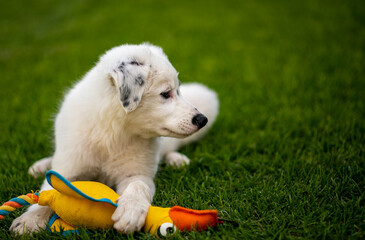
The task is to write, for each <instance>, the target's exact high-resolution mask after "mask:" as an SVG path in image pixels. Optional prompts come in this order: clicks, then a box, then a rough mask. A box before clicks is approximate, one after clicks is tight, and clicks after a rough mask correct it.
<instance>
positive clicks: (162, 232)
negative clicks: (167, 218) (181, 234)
mask: <svg viewBox="0 0 365 240" xmlns="http://www.w3.org/2000/svg"><path fill="white" fill-rule="evenodd" d="M175 232H176V227H175V226H174V224H172V223H162V224H161V226H160V227H159V228H158V230H157V233H158V235H159V236H162V237H166V236H171V235H172V234H174V233H175Z"/></svg>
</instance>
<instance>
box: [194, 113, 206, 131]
mask: <svg viewBox="0 0 365 240" xmlns="http://www.w3.org/2000/svg"><path fill="white" fill-rule="evenodd" d="M207 122H208V118H207V117H206V116H204V115H203V114H201V113H199V114H197V115H195V116H194V117H193V120H192V123H193V124H194V125H196V126H197V127H198V129H201V128H202V127H204V126H205V124H207Z"/></svg>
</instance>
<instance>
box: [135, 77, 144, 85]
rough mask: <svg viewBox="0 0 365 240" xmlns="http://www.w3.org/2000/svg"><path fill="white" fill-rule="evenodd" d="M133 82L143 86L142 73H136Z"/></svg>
mask: <svg viewBox="0 0 365 240" xmlns="http://www.w3.org/2000/svg"><path fill="white" fill-rule="evenodd" d="M134 83H135V84H136V85H137V84H138V85H139V86H143V84H144V79H143V77H142V75H140V74H139V75H138V76H137V77H136V78H135V80H134Z"/></svg>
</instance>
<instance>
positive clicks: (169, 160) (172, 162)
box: [165, 152, 190, 168]
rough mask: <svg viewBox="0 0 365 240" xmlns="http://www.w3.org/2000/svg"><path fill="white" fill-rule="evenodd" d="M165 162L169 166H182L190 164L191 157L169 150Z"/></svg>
mask: <svg viewBox="0 0 365 240" xmlns="http://www.w3.org/2000/svg"><path fill="white" fill-rule="evenodd" d="M165 162H166V164H167V165H168V166H174V167H177V168H180V167H183V166H187V165H189V163H190V159H189V158H188V157H187V156H185V155H184V154H181V153H178V152H169V153H167V154H166V155H165Z"/></svg>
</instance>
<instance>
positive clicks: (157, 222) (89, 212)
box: [0, 171, 220, 236]
mask: <svg viewBox="0 0 365 240" xmlns="http://www.w3.org/2000/svg"><path fill="white" fill-rule="evenodd" d="M46 179H47V181H48V183H49V184H50V185H51V186H52V187H53V188H54V189H52V190H47V191H42V192H40V193H29V194H27V195H22V196H19V197H17V198H13V199H11V200H10V201H8V202H6V203H4V204H3V205H2V206H1V207H0V220H1V219H3V218H4V216H5V215H8V214H9V212H11V211H14V210H15V209H17V208H20V207H22V206H26V205H30V204H37V203H38V204H39V205H41V206H49V207H51V208H52V209H53V211H55V214H54V215H53V216H52V218H51V219H50V221H49V224H48V225H49V229H50V231H51V232H62V233H63V234H67V233H70V232H71V233H72V232H76V233H77V228H78V227H81V226H82V227H85V228H88V229H97V228H99V229H100V228H102V229H106V228H112V227H113V224H114V223H113V221H112V219H111V216H112V214H113V212H114V211H115V209H116V207H117V203H116V201H117V199H118V197H119V195H118V194H117V193H116V192H115V191H114V190H113V189H111V188H109V187H108V186H106V185H104V184H102V183H99V182H91V181H76V182H72V183H71V182H69V181H68V180H67V179H65V178H64V177H62V176H61V175H60V174H58V173H57V172H55V171H48V172H47V173H46ZM219 223H220V221H219V220H218V213H217V211H216V210H193V209H188V208H183V207H179V206H174V207H172V208H161V207H155V206H150V208H149V211H148V213H147V217H146V220H145V225H144V230H145V231H147V232H149V233H151V234H156V235H159V236H167V235H171V234H174V233H175V232H176V230H177V229H179V230H180V231H190V230H193V229H197V230H205V229H207V228H208V227H215V226H216V225H217V224H219Z"/></svg>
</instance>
